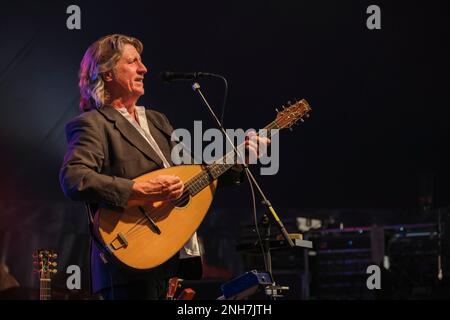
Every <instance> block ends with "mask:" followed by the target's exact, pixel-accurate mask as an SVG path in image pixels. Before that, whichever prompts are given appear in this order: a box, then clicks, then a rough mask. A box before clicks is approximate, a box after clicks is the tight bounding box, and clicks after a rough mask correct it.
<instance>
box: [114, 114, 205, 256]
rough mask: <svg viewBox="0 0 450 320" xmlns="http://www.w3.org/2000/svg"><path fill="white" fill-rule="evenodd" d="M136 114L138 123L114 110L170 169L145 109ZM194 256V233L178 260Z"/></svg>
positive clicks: (196, 244) (195, 253)
mask: <svg viewBox="0 0 450 320" xmlns="http://www.w3.org/2000/svg"><path fill="white" fill-rule="evenodd" d="M134 108H135V109H136V114H137V117H138V119H139V123H137V121H136V120H135V119H134V117H133V116H132V115H131V114H129V113H128V110H127V109H126V108H115V109H116V110H117V111H118V112H119V113H120V114H121V115H122V116H123V117H124V118H125V119H127V120H128V121H129V122H130V123H131V124H132V125H133V127H134V128H135V129H136V130H137V131H138V132H139V133H140V134H141V136H142V137H143V138H144V139H145V140H146V141H147V142H148V144H149V145H150V147H152V149H153V150H154V151H155V152H156V154H158V156H159V157H160V158H161V160H162V162H163V165H164V168H168V167H170V163H169V161H167V159H166V157H165V156H164V154H163V153H162V151H161V149H160V148H159V146H158V144H157V143H156V141H155V139H154V138H153V136H152V135H151V134H150V130H149V128H148V122H147V116H146V115H145V107H142V106H135V107H134ZM193 256H194V257H195V256H200V248H199V245H198V239H197V232H195V233H194V234H193V235H192V237H191V238H190V239H189V240H188V242H186V243H185V245H184V246H183V248H181V250H180V258H181V259H184V258H191V257H193Z"/></svg>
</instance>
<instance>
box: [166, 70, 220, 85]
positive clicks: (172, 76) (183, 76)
mask: <svg viewBox="0 0 450 320" xmlns="http://www.w3.org/2000/svg"><path fill="white" fill-rule="evenodd" d="M214 76H216V75H215V74H213V73H208V72H184V73H182V72H171V71H166V72H161V73H160V77H161V79H162V80H163V81H164V82H174V81H194V80H197V79H202V78H207V77H214Z"/></svg>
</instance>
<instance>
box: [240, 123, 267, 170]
mask: <svg viewBox="0 0 450 320" xmlns="http://www.w3.org/2000/svg"><path fill="white" fill-rule="evenodd" d="M270 142H271V141H270V139H269V138H266V137H260V136H258V135H257V134H256V132H255V131H250V132H249V133H247V136H246V138H245V150H246V152H245V153H246V156H245V163H247V164H248V163H256V160H257V159H259V158H260V157H261V156H262V155H263V154H261V153H260V152H259V151H260V150H267V146H268V145H269V144H270ZM258 145H259V149H258Z"/></svg>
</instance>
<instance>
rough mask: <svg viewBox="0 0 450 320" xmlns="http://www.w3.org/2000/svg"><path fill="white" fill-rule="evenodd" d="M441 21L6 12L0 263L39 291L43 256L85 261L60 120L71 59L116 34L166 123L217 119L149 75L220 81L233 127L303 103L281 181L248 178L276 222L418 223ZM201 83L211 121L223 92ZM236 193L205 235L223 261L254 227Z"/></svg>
mask: <svg viewBox="0 0 450 320" xmlns="http://www.w3.org/2000/svg"><path fill="white" fill-rule="evenodd" d="M71 4H77V5H79V6H80V8H81V18H82V25H81V27H82V28H81V30H73V31H71V30H68V29H67V28H66V19H67V17H68V14H66V8H67V7H68V6H69V5H71ZM371 4H377V5H379V6H380V8H381V23H382V29H381V30H368V29H367V27H366V19H367V17H368V14H366V8H367V7H368V6H369V5H371ZM449 13H450V12H449V5H448V2H447V1H436V0H434V1H417V2H411V1H381V0H379V1H375V2H373V1H370V2H369V1H356V0H353V1H348V0H347V1H323V0H322V1H292V0H290V1H192V2H185V1H179V2H177V1H167V2H164V3H163V2H160V1H145V2H144V1H142V2H138V1H126V2H125V1H122V2H119V1H96V2H95V3H94V2H87V1H86V2H84V1H76V2H68V1H59V2H58V3H56V2H55V3H53V2H45V1H39V2H37V1H14V2H9V3H8V4H7V3H6V2H3V3H2V4H1V5H0V39H1V43H2V44H1V50H0V121H1V124H0V137H1V139H0V154H1V157H0V164H1V168H2V174H1V179H0V191H1V192H0V207H1V209H2V210H1V213H0V236H1V237H0V241H1V242H0V248H1V251H0V258H1V261H2V262H6V263H7V264H8V265H9V267H10V271H11V273H12V274H13V275H14V276H16V278H17V279H18V280H19V282H20V283H21V284H23V285H25V286H36V279H35V277H34V275H32V273H31V269H32V264H31V252H32V251H33V250H34V249H36V248H38V247H52V248H54V249H56V250H59V251H60V252H61V254H60V255H61V256H60V259H61V265H62V266H65V265H68V264H82V265H85V262H86V252H87V251H86V250H87V240H86V239H87V227H86V221H85V216H84V213H83V208H82V206H81V204H74V203H71V202H70V201H69V200H67V199H65V198H64V196H63V194H62V191H61V189H60V186H59V182H58V170H59V166H60V164H61V161H62V158H63V155H64V153H65V147H66V142H65V136H64V125H65V123H66V122H67V121H68V120H69V119H71V118H72V117H74V116H75V115H77V114H78V113H79V110H78V99H79V94H78V88H77V77H78V74H77V73H78V68H79V63H80V61H81V58H82V56H83V54H84V51H85V50H86V48H87V47H88V46H89V45H90V44H91V43H92V42H94V41H95V40H96V39H98V38H99V37H101V36H103V35H106V34H112V33H123V34H129V35H132V36H135V37H137V38H139V39H140V40H142V42H143V43H144V52H143V55H142V58H143V61H144V63H145V64H146V65H147V67H148V68H149V73H148V74H147V76H146V80H145V86H146V95H145V96H144V97H142V98H141V100H140V103H141V104H142V105H145V106H147V107H152V108H154V109H156V110H158V111H161V112H164V113H165V114H166V115H167V116H168V118H169V119H170V120H171V122H172V124H173V125H174V127H185V128H190V127H192V121H193V120H204V121H205V123H206V124H211V122H210V121H209V116H208V114H207V113H206V111H205V110H204V109H203V106H202V105H201V103H200V101H199V100H198V98H197V97H196V96H195V94H194V93H193V92H192V90H191V89H190V85H189V83H181V84H174V85H167V84H163V83H162V82H161V81H160V80H159V79H158V76H157V75H158V74H159V72H161V71H165V70H175V71H209V72H215V73H219V74H222V75H224V76H225V77H226V78H227V79H228V81H229V85H230V90H229V97H228V106H227V109H226V113H225V125H226V127H229V128H244V129H246V128H250V127H252V128H258V127H263V126H265V125H266V124H268V123H269V122H271V121H272V120H273V119H274V117H275V111H274V109H275V108H276V107H279V106H281V105H283V104H284V103H285V102H286V101H288V100H295V99H299V98H305V99H307V100H308V101H309V103H310V104H311V106H312V109H313V111H312V116H311V118H310V119H308V120H307V121H306V122H305V123H304V124H303V125H301V126H300V127H297V128H296V129H295V131H294V132H289V131H286V132H282V133H281V137H280V141H281V151H280V170H279V172H278V174H277V175H275V176H265V177H260V178H259V179H258V180H259V181H260V182H261V184H262V186H263V187H264V190H265V191H266V193H267V195H268V196H269V197H270V199H271V201H272V203H273V204H274V206H275V207H276V208H278V209H279V213H280V215H281V217H282V218H285V219H291V218H295V217H296V216H301V215H302V212H304V213H305V214H308V215H309V216H312V217H328V216H330V215H336V212H338V213H339V212H342V211H345V212H347V213H349V214H348V215H343V216H342V219H343V220H345V222H346V223H348V224H357V225H369V224H371V223H372V222H373V221H379V222H380V223H409V222H414V221H420V220H421V218H422V217H423V216H421V212H422V211H421V208H422V209H423V201H422V202H421V199H423V196H424V195H431V196H432V201H429V202H428V205H429V206H431V207H433V208H438V207H443V206H448V204H449V191H450V183H449V169H448V163H450V162H449V154H450V153H449V152H448V147H449V140H450V134H449V133H450V132H449V125H448V124H449V120H450V117H449V116H450V111H449V106H450V103H449V102H450V101H449V100H450V95H449V89H448V85H449V81H448V77H449V74H450V62H449V57H450V52H449V41H448V39H450V35H449V33H450V26H449V24H450V20H449ZM201 84H202V87H203V89H204V92H205V93H206V94H207V96H208V97H209V99H210V101H211V102H212V103H213V105H214V106H215V110H216V111H217V112H220V105H221V101H222V97H223V87H222V83H221V82H220V81H217V80H205V81H202V82H201ZM206 124H205V125H204V127H206V126H207V125H206ZM253 171H254V172H255V173H256V172H258V171H257V170H256V168H255V170H253ZM239 188H240V190H239V189H235V188H231V189H228V190H222V192H219V193H218V195H217V197H216V200H215V203H214V205H213V208H212V209H211V212H210V214H209V215H208V217H207V219H206V221H205V224H204V225H203V226H202V227H201V230H200V231H201V235H202V237H203V238H204V239H206V240H205V243H207V240H208V239H210V240H211V241H210V243H213V244H214V245H209V246H207V252H208V251H209V252H212V254H211V253H210V255H211V259H210V260H211V261H213V262H214V261H215V263H216V264H218V265H220V264H222V265H226V264H227V263H226V262H224V261H229V258H230V255H231V257H233V255H234V253H233V249H232V244H234V242H233V241H236V237H235V235H236V234H237V233H238V231H237V229H236V226H238V225H240V224H245V223H246V221H250V220H251V199H250V192H249V188H248V186H247V185H243V186H241V187H239ZM338 215H339V214H338ZM428 218H429V217H428ZM340 219H341V218H340ZM217 230H222V231H223V235H222V236H221V237H220V236H218V235H217ZM218 238H220V239H225V240H218ZM224 243H225V244H224ZM216 244H217V245H216ZM224 246H225V247H226V248H228V249H226V250H225V251H226V252H229V253H230V255H226V254H223V250H224V249H223V247H224ZM221 252H222V253H221ZM228 264H230V263H229V262H228ZM228 267H229V268H231V272H232V273H233V274H237V273H239V272H241V271H242V265H239V263H235V264H231V265H228ZM61 273H64V269H62V270H61ZM84 281H85V280H84Z"/></svg>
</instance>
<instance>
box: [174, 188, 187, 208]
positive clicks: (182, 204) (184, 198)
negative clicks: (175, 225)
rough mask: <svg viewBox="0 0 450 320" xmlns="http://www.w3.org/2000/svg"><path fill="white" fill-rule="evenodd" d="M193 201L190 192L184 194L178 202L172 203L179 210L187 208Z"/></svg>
mask: <svg viewBox="0 0 450 320" xmlns="http://www.w3.org/2000/svg"><path fill="white" fill-rule="evenodd" d="M190 200H191V195H190V194H189V192H187V191H186V192H184V193H183V195H182V196H181V197H180V198H178V199H177V200H174V201H172V203H173V204H174V206H175V207H177V208H183V207H186V206H187V205H188V204H189V201H190Z"/></svg>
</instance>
